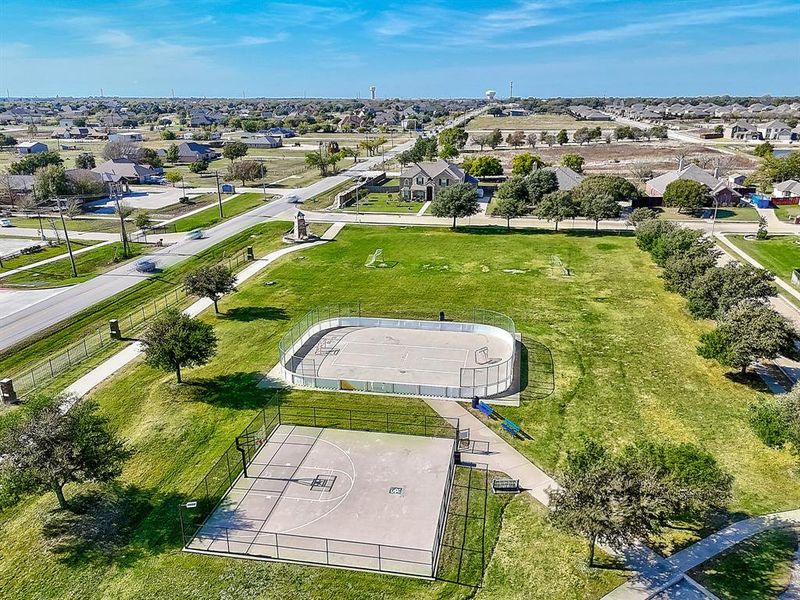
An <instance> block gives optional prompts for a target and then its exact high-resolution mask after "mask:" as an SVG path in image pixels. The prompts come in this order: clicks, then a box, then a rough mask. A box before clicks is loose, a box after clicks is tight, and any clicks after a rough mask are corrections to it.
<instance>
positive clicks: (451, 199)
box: [431, 183, 480, 229]
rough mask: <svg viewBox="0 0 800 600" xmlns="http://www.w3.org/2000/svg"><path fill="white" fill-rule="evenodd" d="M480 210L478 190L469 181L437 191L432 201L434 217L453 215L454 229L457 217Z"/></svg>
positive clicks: (469, 214) (467, 215) (468, 215)
mask: <svg viewBox="0 0 800 600" xmlns="http://www.w3.org/2000/svg"><path fill="white" fill-rule="evenodd" d="M479 210H480V207H479V206H478V192H477V190H476V189H475V188H474V187H472V186H471V185H469V184H468V183H459V184H458V185H454V186H451V187H446V188H444V189H441V190H439V191H437V192H436V197H435V198H434V199H433V202H431V214H432V215H433V216H434V217H451V218H452V219H453V229H455V228H456V219H458V218H463V217H470V216H472V215H474V214H477V213H478V211H479Z"/></svg>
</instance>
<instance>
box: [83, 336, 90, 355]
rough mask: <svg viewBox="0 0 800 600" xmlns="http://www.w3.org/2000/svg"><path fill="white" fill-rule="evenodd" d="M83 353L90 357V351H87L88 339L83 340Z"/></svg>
mask: <svg viewBox="0 0 800 600" xmlns="http://www.w3.org/2000/svg"><path fill="white" fill-rule="evenodd" d="M83 353H84V355H86V356H89V351H88V350H87V349H86V338H83Z"/></svg>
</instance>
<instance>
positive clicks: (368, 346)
mask: <svg viewBox="0 0 800 600" xmlns="http://www.w3.org/2000/svg"><path fill="white" fill-rule="evenodd" d="M513 351H514V349H513V347H512V346H511V345H510V344H507V343H506V341H505V340H503V339H502V338H500V337H495V336H492V335H487V334H485V333H476V332H465V331H436V330H427V329H404V328H394V327H339V328H336V329H331V330H328V331H325V332H321V333H320V334H317V335H316V336H314V337H312V338H311V340H309V342H307V343H306V344H304V346H303V347H302V348H301V349H300V350H299V351H298V352H297V354H296V355H297V357H298V358H301V359H302V363H301V364H302V365H303V371H304V372H309V371H310V370H311V369H309V368H308V366H309V364H310V363H311V364H313V367H312V368H313V370H314V371H316V374H317V376H318V377H321V378H327V379H339V380H348V379H350V380H356V381H379V382H391V383H409V384H418V385H438V386H459V385H461V369H462V368H471V367H480V366H490V365H493V364H497V363H501V362H503V361H505V360H507V359H509V358H510V357H511V356H512V354H513Z"/></svg>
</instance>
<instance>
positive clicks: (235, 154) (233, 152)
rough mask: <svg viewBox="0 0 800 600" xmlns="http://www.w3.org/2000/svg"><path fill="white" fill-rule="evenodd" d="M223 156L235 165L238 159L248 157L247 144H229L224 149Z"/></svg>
mask: <svg viewBox="0 0 800 600" xmlns="http://www.w3.org/2000/svg"><path fill="white" fill-rule="evenodd" d="M222 156H224V157H225V158H227V159H228V160H229V161H231V164H233V161H235V160H236V159H237V158H242V157H243V156H247V144H245V143H244V142H228V143H227V144H225V146H224V147H223V148H222Z"/></svg>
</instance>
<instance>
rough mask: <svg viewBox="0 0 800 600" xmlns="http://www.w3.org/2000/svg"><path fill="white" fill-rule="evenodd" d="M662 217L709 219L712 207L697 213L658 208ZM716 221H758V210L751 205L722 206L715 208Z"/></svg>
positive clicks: (672, 219) (712, 210) (688, 219)
mask: <svg viewBox="0 0 800 600" xmlns="http://www.w3.org/2000/svg"><path fill="white" fill-rule="evenodd" d="M659 211H660V213H659V216H660V218H662V219H669V220H671V221H694V220H699V219H701V218H705V219H710V218H712V217H713V216H714V208H713V207H711V208H705V209H703V210H702V211H701V212H697V213H693V214H692V213H685V212H678V209H677V208H673V207H664V208H660V209H659ZM717 220H718V221H723V220H724V221H758V211H756V209H755V208H753V207H751V206H736V207H723V208H718V209H717Z"/></svg>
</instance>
